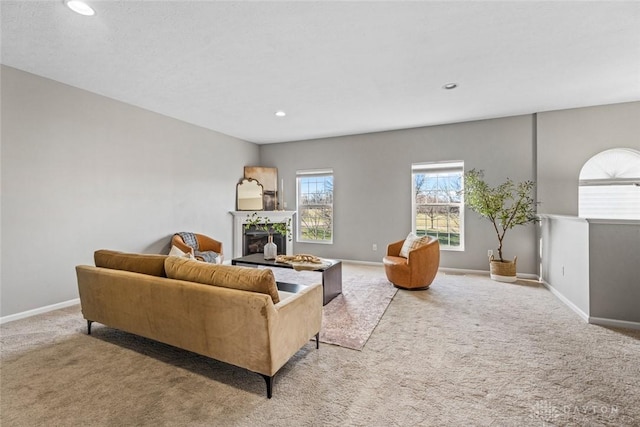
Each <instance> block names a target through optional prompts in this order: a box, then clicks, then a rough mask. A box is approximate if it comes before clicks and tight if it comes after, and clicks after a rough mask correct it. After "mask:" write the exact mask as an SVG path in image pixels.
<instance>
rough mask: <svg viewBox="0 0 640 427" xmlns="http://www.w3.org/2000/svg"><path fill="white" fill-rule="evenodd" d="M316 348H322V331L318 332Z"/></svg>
mask: <svg viewBox="0 0 640 427" xmlns="http://www.w3.org/2000/svg"><path fill="white" fill-rule="evenodd" d="M316 348H320V332H318V333H317V334H316Z"/></svg>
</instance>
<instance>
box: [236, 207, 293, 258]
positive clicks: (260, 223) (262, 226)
mask: <svg viewBox="0 0 640 427" xmlns="http://www.w3.org/2000/svg"><path fill="white" fill-rule="evenodd" d="M251 227H255V228H256V229H258V230H263V231H266V232H267V233H269V242H268V243H266V244H265V245H264V259H266V260H271V259H276V256H277V255H278V246H277V245H276V244H275V243H273V233H278V234H281V235H282V236H286V238H287V239H289V241H291V240H292V237H291V218H288V219H287V221H285V222H274V223H270V222H269V218H263V217H261V216H259V215H258V213H257V212H254V213H252V214H251V215H247V221H246V222H245V224H244V228H245V229H247V230H248V229H250V228H251Z"/></svg>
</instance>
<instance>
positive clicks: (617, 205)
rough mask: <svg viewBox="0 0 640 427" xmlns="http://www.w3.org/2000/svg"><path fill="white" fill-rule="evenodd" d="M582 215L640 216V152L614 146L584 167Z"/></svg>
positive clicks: (579, 210) (638, 217) (580, 194)
mask: <svg viewBox="0 0 640 427" xmlns="http://www.w3.org/2000/svg"><path fill="white" fill-rule="evenodd" d="M578 216H580V217H583V218H606V219H640V151H638V150H634V149H631V148H614V149H611V150H606V151H603V152H601V153H598V154H596V155H595V156H593V157H592V158H590V159H589V160H588V161H587V162H586V163H585V164H584V166H583V167H582V169H581V170H580V186H579V194H578Z"/></svg>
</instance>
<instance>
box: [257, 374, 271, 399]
mask: <svg viewBox="0 0 640 427" xmlns="http://www.w3.org/2000/svg"><path fill="white" fill-rule="evenodd" d="M260 375H262V378H264V382H266V383H267V397H268V398H269V399H271V392H272V391H273V377H270V376H269V375H264V374H260Z"/></svg>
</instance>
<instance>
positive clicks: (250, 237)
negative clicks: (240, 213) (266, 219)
mask: <svg viewBox="0 0 640 427" xmlns="http://www.w3.org/2000/svg"><path fill="white" fill-rule="evenodd" d="M242 241H243V245H242V256H246V255H251V254H257V253H263V252H264V245H266V244H267V242H268V241H269V233H268V232H266V231H264V230H263V229H262V226H255V225H252V226H250V227H249V228H245V229H243V236H242ZM273 243H275V244H276V246H277V247H278V255H285V254H286V250H287V242H286V241H285V236H283V235H282V234H280V233H273Z"/></svg>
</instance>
